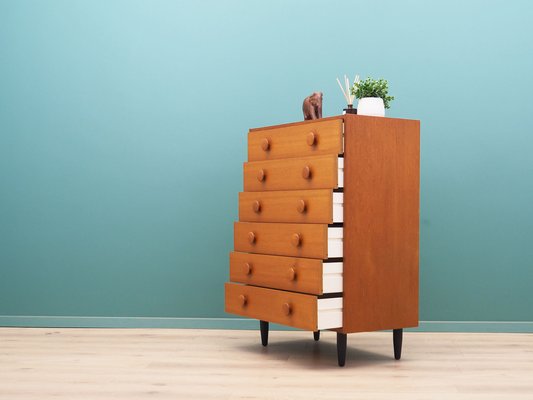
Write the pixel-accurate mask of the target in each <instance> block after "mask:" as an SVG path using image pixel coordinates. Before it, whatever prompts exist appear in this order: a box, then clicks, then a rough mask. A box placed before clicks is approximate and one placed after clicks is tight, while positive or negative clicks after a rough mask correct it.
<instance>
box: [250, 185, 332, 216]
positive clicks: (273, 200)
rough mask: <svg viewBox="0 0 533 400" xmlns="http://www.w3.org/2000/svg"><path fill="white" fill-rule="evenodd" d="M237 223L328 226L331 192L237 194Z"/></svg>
mask: <svg viewBox="0 0 533 400" xmlns="http://www.w3.org/2000/svg"><path fill="white" fill-rule="evenodd" d="M340 194H341V195H342V193H340ZM239 220H240V221H247V222H297V223H314V224H332V223H333V191H332V190H331V189H319V190H292V191H282V192H276V191H273V192H241V193H239ZM339 222H342V221H339Z"/></svg>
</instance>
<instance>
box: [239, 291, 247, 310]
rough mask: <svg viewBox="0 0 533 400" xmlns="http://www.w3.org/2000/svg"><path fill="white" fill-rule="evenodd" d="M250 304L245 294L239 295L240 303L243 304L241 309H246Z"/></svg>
mask: <svg viewBox="0 0 533 400" xmlns="http://www.w3.org/2000/svg"><path fill="white" fill-rule="evenodd" d="M247 302H248V299H247V298H246V296H245V295H244V294H241V295H239V303H240V304H241V307H244V306H245V305H246V303H247Z"/></svg>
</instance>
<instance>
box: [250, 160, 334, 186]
mask: <svg viewBox="0 0 533 400" xmlns="http://www.w3.org/2000/svg"><path fill="white" fill-rule="evenodd" d="M337 159H338V157H337V155H335V154H331V155H325V156H315V157H302V158H288V159H283V160H272V161H254V162H247V163H244V191H245V192H261V191H269V190H302V189H335V188H337V186H338V182H337V175H338V160H337ZM307 168H309V170H310V173H311V174H310V177H309V178H308V179H306V178H305V177H304V171H305V170H306V169H307ZM261 173H262V174H263V176H264V179H263V180H262V181H261V180H259V179H258V177H259V176H260V175H261Z"/></svg>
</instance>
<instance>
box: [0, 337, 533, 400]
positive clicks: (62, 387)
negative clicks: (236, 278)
mask: <svg viewBox="0 0 533 400" xmlns="http://www.w3.org/2000/svg"><path fill="white" fill-rule="evenodd" d="M269 340H270V344H269V346H268V347H267V348H263V347H262V346H261V345H260V340H259V332H258V331H229V330H193V329H188V330H178V329H167V330H163V329H44V328H39V329H35V328H0V399H2V400H4V399H6V400H7V399H9V400H22V399H41V400H45V399H74V398H75V399H128V400H135V399H145V398H153V399H228V400H233V399H321V400H328V399H335V400H337V399H391V398H393V397H394V399H395V400H398V399H400V400H401V399H410V400H412V399H452V398H453V399H474V400H475V399H483V400H487V399H489V400H490V399H533V335H532V334H479V333H411V332H408V333H404V344H403V352H402V360H401V361H395V360H394V358H393V352H392V333H390V332H376V333H362V334H353V335H349V336H348V355H347V362H346V366H345V367H344V368H339V367H337V364H336V362H337V361H336V348H335V333H333V332H322V335H321V339H320V342H314V341H313V335H312V333H311V332H285V331H284V332H280V331H272V332H270V339H269Z"/></svg>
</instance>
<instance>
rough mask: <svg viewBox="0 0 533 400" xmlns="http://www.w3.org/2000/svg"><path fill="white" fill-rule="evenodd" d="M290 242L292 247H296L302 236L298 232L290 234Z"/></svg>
mask: <svg viewBox="0 0 533 400" xmlns="http://www.w3.org/2000/svg"><path fill="white" fill-rule="evenodd" d="M291 243H292V245H293V246H294V247H298V246H300V245H301V244H302V238H301V236H300V234H299V233H295V234H293V235H292V237H291Z"/></svg>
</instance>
